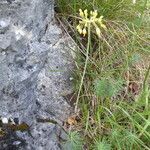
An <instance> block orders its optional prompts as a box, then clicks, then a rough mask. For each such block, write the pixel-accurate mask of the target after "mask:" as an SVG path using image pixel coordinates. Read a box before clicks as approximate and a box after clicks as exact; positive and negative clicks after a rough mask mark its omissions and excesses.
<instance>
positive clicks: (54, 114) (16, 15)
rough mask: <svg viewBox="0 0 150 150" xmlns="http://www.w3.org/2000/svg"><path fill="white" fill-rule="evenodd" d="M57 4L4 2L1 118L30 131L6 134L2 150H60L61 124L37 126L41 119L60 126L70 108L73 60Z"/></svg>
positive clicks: (0, 6) (0, 11)
mask: <svg viewBox="0 0 150 150" xmlns="http://www.w3.org/2000/svg"><path fill="white" fill-rule="evenodd" d="M53 4H54V2H53V0H0V116H1V117H3V116H5V117H7V118H13V119H14V120H16V122H17V123H18V124H21V123H26V124H27V125H28V126H29V127H30V128H29V131H28V132H27V131H25V132H20V131H16V132H13V133H10V132H8V135H9V136H8V137H7V138H4V139H2V140H0V149H16V150H17V149H23V150H58V149H61V147H60V143H59V141H58V139H57V138H56V137H57V136H56V131H57V130H58V129H57V125H56V124H52V123H48V122H46V123H41V122H40V123H39V122H37V119H39V118H41V119H53V120H55V121H57V122H59V123H60V124H61V123H62V122H63V121H64V120H65V118H66V117H67V115H68V114H69V113H70V110H71V108H70V106H69V105H68V104H67V102H66V101H65V99H64V97H63V96H62V93H63V92H64V91H65V92H66V91H67V92H68V94H70V92H71V81H70V80H69V79H70V77H71V70H72V68H73V65H72V64H73V62H72V57H71V55H70V52H69V49H68V48H67V47H68V44H69V40H68V37H67V36H66V35H63V33H62V31H61V29H60V28H59V27H58V26H57V25H56V23H55V20H54V10H53V8H54V6H53ZM7 121H8V120H7ZM7 121H6V119H3V121H2V122H3V123H4V124H5V123H8V122H7ZM16 122H15V123H16ZM4 128H6V127H5V126H4ZM18 138H19V139H18ZM15 143H17V144H15Z"/></svg>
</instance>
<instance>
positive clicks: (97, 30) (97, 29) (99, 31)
mask: <svg viewBox="0 0 150 150" xmlns="http://www.w3.org/2000/svg"><path fill="white" fill-rule="evenodd" d="M96 34H97V35H98V37H100V36H101V30H100V28H98V27H96Z"/></svg>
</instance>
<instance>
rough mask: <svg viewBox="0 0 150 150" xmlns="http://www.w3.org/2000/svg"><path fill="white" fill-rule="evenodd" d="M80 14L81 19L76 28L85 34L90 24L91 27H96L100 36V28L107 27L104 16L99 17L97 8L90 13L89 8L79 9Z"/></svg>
mask: <svg viewBox="0 0 150 150" xmlns="http://www.w3.org/2000/svg"><path fill="white" fill-rule="evenodd" d="M79 16H80V21H79V24H78V26H77V27H76V28H77V31H78V32H79V33H80V34H83V36H85V35H86V34H87V28H88V27H89V26H90V27H92V26H93V27H94V28H95V31H96V34H97V35H98V37H100V35H101V30H100V28H104V29H106V26H105V25H104V24H103V23H102V19H103V16H100V17H97V16H98V13H97V10H94V11H91V12H90V15H89V14H88V11H87V9H86V10H84V11H82V10H81V9H79ZM88 16H89V17H88Z"/></svg>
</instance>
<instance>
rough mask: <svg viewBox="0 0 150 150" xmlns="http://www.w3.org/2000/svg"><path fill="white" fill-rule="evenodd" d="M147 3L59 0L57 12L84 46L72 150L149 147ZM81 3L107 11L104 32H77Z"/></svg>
mask: <svg viewBox="0 0 150 150" xmlns="http://www.w3.org/2000/svg"><path fill="white" fill-rule="evenodd" d="M149 7H150V2H149V1H148V0H137V3H136V4H133V3H132V0H107V1H106V0H58V1H57V12H58V15H59V17H60V18H61V20H62V22H63V23H64V25H65V27H66V30H67V31H68V33H69V34H70V35H71V36H72V37H73V39H74V40H75V41H76V43H77V44H78V46H79V47H80V50H76V59H75V64H76V65H77V67H76V69H75V71H74V74H73V75H74V80H73V82H74V92H75V94H76V95H77V100H78V102H77V103H76V107H77V108H78V109H79V110H80V113H79V114H80V115H79V116H78V117H79V118H80V121H79V122H78V125H77V127H76V131H72V134H73V135H76V134H74V133H79V134H80V138H77V136H79V135H78V134H77V136H70V134H69V137H71V138H69V140H68V141H70V142H69V143H72V142H71V141H76V142H73V143H75V144H73V147H72V149H73V150H77V149H83V147H86V148H87V149H89V150H93V149H94V150H109V149H112V150H116V149H117V150H143V149H147V150H148V149H150V142H149V139H150V103H149V100H150V67H149V62H150V49H149V42H150V39H149V31H150V29H149V23H150V17H149V9H148V8H149ZM79 8H81V9H83V10H84V9H88V11H90V10H95V9H96V10H97V11H98V13H99V14H100V15H103V16H104V23H105V25H106V26H107V30H106V31H104V30H102V36H101V38H98V37H97V36H96V35H95V33H94V31H93V29H90V37H89V34H88V35H87V36H86V37H82V36H81V35H79V34H78V33H77V31H76V26H77V24H78V21H79V20H78V19H77V16H78V11H79ZM62 18H63V19H62ZM87 52H88V53H87ZM87 54H88V59H87ZM85 62H86V65H85ZM80 87H81V90H80V92H79V88H80ZM73 137H75V138H73ZM79 139H80V140H79ZM81 141H82V142H81ZM81 143H82V146H81Z"/></svg>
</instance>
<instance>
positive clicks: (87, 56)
mask: <svg viewBox="0 0 150 150" xmlns="http://www.w3.org/2000/svg"><path fill="white" fill-rule="evenodd" d="M90 28H91V27H90V24H89V26H88V43H87V48H86V60H85V65H84V71H83V74H82V78H81V83H80V87H79V91H78V95H77V100H76V104H75V113H77V112H78V103H79V98H80V93H81V89H82V86H83V81H84V77H85V73H86V69H87V64H88V60H89V51H90V43H91V31H90V30H91V29H90Z"/></svg>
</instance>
